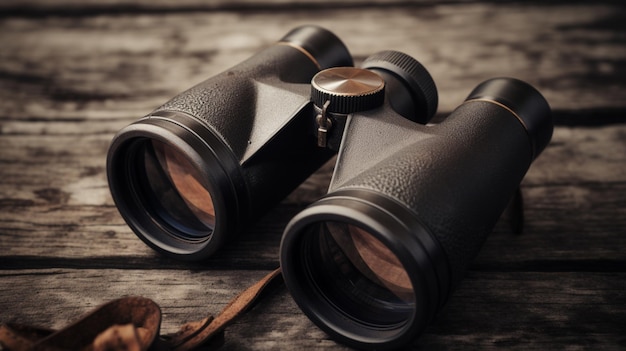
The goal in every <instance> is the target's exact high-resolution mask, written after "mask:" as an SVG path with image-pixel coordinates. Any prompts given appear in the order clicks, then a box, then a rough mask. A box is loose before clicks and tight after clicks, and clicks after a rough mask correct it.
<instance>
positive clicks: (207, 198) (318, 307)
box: [107, 26, 553, 349]
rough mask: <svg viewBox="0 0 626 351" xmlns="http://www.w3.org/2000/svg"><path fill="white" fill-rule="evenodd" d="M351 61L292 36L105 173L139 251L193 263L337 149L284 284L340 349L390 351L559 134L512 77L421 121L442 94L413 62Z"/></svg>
mask: <svg viewBox="0 0 626 351" xmlns="http://www.w3.org/2000/svg"><path fill="white" fill-rule="evenodd" d="M352 65H353V63H352V58H351V56H350V53H349V52H348V50H347V49H346V47H345V45H344V44H343V43H342V42H341V41H340V40H339V39H338V38H337V37H336V36H335V35H334V34H332V33H331V32H329V31H327V30H325V29H322V28H319V27H314V26H304V27H299V28H296V29H294V30H293V31H291V32H290V33H288V34H287V35H286V36H285V37H283V39H282V40H281V41H279V42H278V43H277V44H276V45H273V46H271V47H269V48H267V49H265V50H263V51H261V52H260V53H258V54H256V55H255V56H253V57H251V58H250V59H248V60H246V61H244V62H242V63H240V64H238V65H236V66H234V67H232V68H231V69H229V70H227V71H225V72H223V73H221V74H219V75H217V76H215V77H213V78H210V79H208V80H206V81H204V82H202V83H200V84H198V85H197V86H195V87H193V88H191V89H189V90H188V91H186V92H184V93H182V94H180V95H178V96H176V97H174V98H173V99H172V100H170V101H168V102H167V103H166V104H164V105H163V106H161V107H159V108H157V109H156V110H155V111H153V112H152V113H150V114H149V115H148V116H146V117H144V118H142V119H140V120H138V121H136V122H135V123H133V124H131V125H129V126H127V127H125V128H123V129H122V130H121V131H120V132H119V133H118V134H117V135H116V136H115V137H114V139H113V141H112V143H111V146H110V149H109V153H108V158H107V175H108V179H109V187H110V189H111V193H112V196H113V199H114V201H115V203H116V205H117V207H118V209H119V211H120V213H121V214H122V216H123V217H124V219H125V220H126V222H127V223H128V224H129V226H130V227H131V228H132V229H133V231H134V232H135V233H136V234H137V235H138V236H139V237H140V238H141V239H142V240H143V241H144V242H146V243H147V244H148V245H149V246H151V247H152V248H154V249H155V250H157V251H159V252H161V253H163V254H165V255H168V256H170V257H174V258H178V259H183V260H201V259H204V258H207V257H209V256H210V255H212V254H213V253H215V251H216V250H217V249H218V248H219V247H221V246H222V245H223V243H224V242H225V241H227V240H229V239H232V238H233V236H234V234H236V233H237V232H239V231H241V229H242V227H243V225H244V224H246V223H249V222H250V221H251V220H252V219H254V218H255V217H257V216H258V215H259V214H260V213H261V212H263V211H264V210H265V209H267V208H270V207H271V206H273V205H274V204H275V203H277V202H278V201H280V200H281V199H282V198H283V197H284V196H286V195H287V194H288V193H289V192H290V191H292V190H293V189H294V188H295V187H297V186H298V185H299V184H300V183H301V182H302V181H304V179H305V178H306V177H308V176H309V175H310V174H312V173H313V172H315V171H316V170H317V169H318V168H319V167H320V166H321V165H322V164H323V163H325V162H326V161H327V160H329V159H330V158H331V157H332V156H333V155H335V154H336V155H337V161H336V165H335V170H334V172H333V178H332V180H331V184H330V187H329V191H328V194H327V195H325V196H324V197H322V198H321V199H319V200H318V201H316V202H314V203H312V204H311V205H309V206H308V207H307V208H305V209H304V210H303V211H302V212H300V213H299V214H297V215H296V216H295V217H294V218H293V219H292V220H291V221H290V222H289V224H288V225H287V227H286V228H285V231H284V234H283V238H282V242H281V247H280V264H281V269H282V272H283V277H284V280H285V284H286V285H287V288H288V289H289V291H290V293H291V295H292V296H293V298H294V300H295V301H296V303H297V304H298V305H299V306H300V308H301V309H302V311H304V313H305V314H306V315H307V316H308V317H309V318H310V319H311V320H312V321H313V322H314V323H315V324H317V325H318V326H319V327H320V328H321V329H323V330H325V331H326V332H327V333H329V335H331V336H332V337H333V338H335V339H336V340H339V341H341V342H343V343H345V344H347V345H350V346H353V347H357V348H361V349H393V348H398V347H402V346H404V345H406V344H407V343H409V342H410V341H412V340H413V339H415V338H416V337H417V336H418V335H419V334H420V333H421V332H422V331H423V330H424V328H425V327H426V325H427V324H428V323H429V322H431V321H432V320H433V319H434V317H435V315H436V313H437V312H438V311H439V309H440V308H441V307H442V306H443V304H444V303H445V301H446V300H447V299H448V297H449V295H450V293H451V291H453V289H454V288H455V286H456V285H457V284H458V283H459V281H460V279H461V278H462V277H463V275H464V273H465V271H466V270H467V268H468V266H469V264H470V262H471V260H472V259H473V258H474V257H475V256H476V254H477V253H478V251H479V250H480V247H481V245H482V244H483V242H484V241H485V239H486V237H487V235H488V233H489V232H490V231H491V230H492V228H493V226H494V225H495V223H496V221H497V220H498V218H499V217H500V215H501V213H502V212H503V211H504V209H505V207H506V206H507V204H508V202H509V201H510V199H511V198H512V197H513V195H514V193H515V191H516V190H517V188H518V187H519V185H520V182H521V181H522V178H523V177H524V175H525V173H526V171H527V170H528V168H529V167H530V165H531V163H532V161H533V160H534V159H535V158H536V157H537V156H538V155H539V154H540V153H541V152H542V150H543V149H544V148H545V147H546V145H547V144H548V142H549V141H550V138H551V136H552V129H553V126H552V121H551V117H550V107H549V106H548V103H547V102H546V100H545V99H544V98H543V96H541V94H540V93H539V92H538V91H537V90H535V89H534V88H533V87H531V86H530V85H528V84H527V83H524V82H522V81H519V80H516V79H512V78H496V79H491V80H488V81H485V82H483V83H481V84H480V85H478V86H477V87H476V88H475V89H474V90H473V91H472V92H471V93H470V95H469V96H468V98H467V99H466V101H465V102H464V103H463V104H461V105H460V106H459V107H458V108H457V109H456V110H455V111H453V112H452V113H451V114H450V115H449V116H447V117H446V118H445V119H444V120H443V121H441V122H439V123H436V124H428V122H429V120H430V119H431V118H432V117H433V115H434V114H435V111H436V109H437V102H438V96H437V89H436V86H435V83H434V82H433V80H432V78H431V76H430V74H429V73H428V71H427V70H426V69H425V68H424V67H423V66H422V65H421V64H420V63H419V62H417V61H416V60H415V59H413V58H411V57H410V56H408V55H405V54H403V53H399V52H395V51H384V52H380V53H377V54H374V55H372V56H370V57H369V58H367V59H366V60H365V61H364V62H363V63H362V65H361V66H360V67H359V68H356V67H352Z"/></svg>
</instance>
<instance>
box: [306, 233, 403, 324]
mask: <svg viewBox="0 0 626 351" xmlns="http://www.w3.org/2000/svg"><path fill="white" fill-rule="evenodd" d="M309 230H310V231H311V233H310V234H311V235H307V238H308V239H306V240H305V246H307V247H305V248H303V249H304V250H305V251H304V252H305V253H307V255H305V266H306V267H307V272H308V275H309V279H311V280H312V282H314V285H315V286H316V287H317V288H318V289H319V292H320V293H321V294H322V295H323V296H324V297H325V298H326V300H327V301H328V302H330V304H331V305H333V306H334V307H335V308H336V309H337V310H339V311H340V312H342V313H343V314H344V315H345V316H347V317H349V318H351V319H353V320H355V321H357V322H360V323H362V324H365V325H369V326H372V327H377V328H392V327H394V328H395V327H397V326H398V325H399V324H402V323H403V322H405V321H406V320H407V319H408V318H409V316H410V314H411V313H412V311H413V310H414V307H415V294H414V291H413V286H412V284H411V280H410V278H409V275H408V274H407V271H406V270H405V269H404V267H403V266H402V263H401V262H400V260H399V259H398V257H397V256H396V255H395V254H394V253H393V252H392V251H391V250H390V249H389V248H388V247H387V246H385V244H383V243H382V242H381V241H380V240H379V239H377V238H376V237H375V236H374V235H372V234H371V233H370V232H368V231H367V230H364V229H362V228H360V227H357V226H355V225H352V224H347V223H341V222H323V223H318V224H315V225H312V226H310V227H309Z"/></svg>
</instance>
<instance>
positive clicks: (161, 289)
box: [0, 0, 626, 350]
mask: <svg viewBox="0 0 626 351" xmlns="http://www.w3.org/2000/svg"><path fill="white" fill-rule="evenodd" d="M625 10H626V7H625V6H624V5H621V3H620V2H612V1H607V2H603V1H593V2H592V1H590V2H588V3H585V2H577V3H576V4H573V5H570V4H567V2H561V1H555V2H549V3H546V2H533V3H531V2H524V3H521V4H518V3H515V2H506V3H502V4H499V3H494V2H484V3H475V2H471V1H458V2H455V1H452V2H445V3H444V4H439V3H437V2H436V1H427V0H423V1H416V2H408V1H385V0H378V1H376V2H373V3H370V4H364V3H361V2H359V1H350V0H336V1H320V2H314V1H294V2H288V1H281V0H276V1H266V2H263V3H259V2H253V1H247V0H239V1H234V2H229V1H225V0H224V1H219V0H218V1H212V2H204V1H200V0H186V1H182V2H176V1H167V0H161V1H148V0H138V1H131V0H119V1H113V0H99V1H93V2H89V3H87V4H84V3H83V2H81V1H77V0H60V1H54V2H53V1H46V0H31V1H22V2H9V1H6V2H2V3H0V321H2V322H16V323H25V324H35V325H41V326H48V327H53V328H60V327H63V326H64V325H66V324H67V323H68V322H69V321H71V320H74V319H76V318H78V317H79V316H80V315H82V314H83V313H85V312H87V311H89V310H91V309H93V308H95V307H96V306H98V305H100V304H102V303H104V302H106V301H108V300H112V299H115V298H118V297H121V296H126V295H141V296H145V297H148V298H151V299H153V300H154V301H155V302H157V303H158V304H159V305H160V306H161V308H162V310H163V312H164V316H163V318H164V321H163V325H162V330H163V332H164V333H168V332H173V331H175V330H176V329H177V328H178V326H179V325H181V324H182V323H183V322H185V321H189V320H197V319H200V318H202V317H203V316H204V315H205V314H206V313H208V312H214V313H215V312H218V311H219V310H220V309H221V308H222V307H223V306H224V305H225V304H226V303H227V302H228V301H229V300H230V299H231V298H232V297H233V296H235V295H236V293H237V292H238V291H240V290H242V289H243V288H244V287H246V286H248V285H250V284H252V283H253V282H254V281H256V280H257V279H259V278H261V277H262V276H263V275H265V274H266V273H267V272H269V271H270V270H272V269H273V268H275V267H277V266H278V260H277V254H278V245H279V240H280V237H281V233H282V229H283V227H284V225H285V224H286V222H287V221H288V220H289V219H290V218H291V217H292V216H293V215H294V214H296V213H297V212H298V211H300V210H301V209H302V208H303V207H304V206H305V205H306V204H307V203H310V202H311V201H314V200H315V199H316V198H317V197H318V196H320V195H321V194H323V193H324V187H325V185H326V184H327V183H328V178H329V176H330V174H331V172H332V165H330V164H329V165H328V166H326V167H324V168H323V169H322V170H320V171H319V172H318V173H316V174H314V175H313V176H312V177H311V178H310V179H309V180H308V181H307V182H305V183H304V184H303V185H302V186H301V187H300V188H298V189H297V190H296V191H295V192H294V193H293V194H291V195H290V196H289V197H288V198H287V199H285V200H284V201H283V202H282V203H281V204H280V205H279V206H278V207H276V208H273V209H271V210H270V211H269V213H268V214H267V215H266V216H264V217H263V219H262V220H261V221H260V222H258V223H251V224H250V227H249V230H247V232H246V233H245V234H244V235H242V236H241V237H240V239H239V240H237V241H236V242H234V243H233V244H232V245H230V246H228V247H227V248H225V249H224V250H223V251H221V252H220V253H219V254H218V255H217V256H216V257H214V258H212V259H210V260H208V261H207V262H204V263H201V264H189V263H182V262H176V261H172V260H168V259H165V258H162V257H160V256H158V255H157V254H155V253H154V252H153V251H152V250H150V249H149V248H147V247H146V246H145V245H144V244H143V243H142V242H141V241H140V240H139V239H138V238H137V237H136V236H135V235H134V234H133V233H132V232H131V230H130V229H129V228H128V226H126V224H125V223H124V221H123V220H122V218H121V217H120V215H119V214H118V211H117V209H116V207H115V206H114V205H113V202H112V199H111V196H110V195H109V191H108V186H107V181H106V177H105V157H106V152H107V148H108V144H109V141H110V140H111V138H112V136H113V134H114V133H115V132H116V131H117V130H119V129H120V128H122V127H123V126H125V125H127V124H129V123H130V122H132V121H134V120H135V119H137V118H138V117H140V116H143V115H145V114H147V113H148V112H150V111H151V110H152V109H153V108H155V107H156V106H158V105H160V104H161V103H162V102H165V101H167V100H168V99H169V98H170V97H172V96H173V95H175V94H176V93H178V92H181V91H183V90H185V89H187V88H188V87H190V86H192V85H193V84H195V83H198V82H200V81H202V80H204V79H205V78H208V77H210V76H212V75H214V74H216V73H218V72H221V71H222V70H224V69H226V68H228V67H229V66H231V65H232V64H234V63H236V62H239V61H241V60H243V59H245V58H247V57H248V56H250V55H252V54H253V53H254V52H256V51H257V50H259V49H260V48H262V47H264V46H266V45H269V44H270V43H272V42H273V41H275V40H277V39H278V38H280V37H281V36H282V35H283V34H285V33H286V32H287V31H288V30H290V29H291V28H293V27H295V26H297V25H300V24H304V23H314V24H319V25H321V26H324V27H326V28H329V29H331V30H332V31H334V32H335V33H336V34H337V35H338V36H340V37H341V38H342V39H343V40H344V42H345V43H346V44H347V46H348V47H349V48H350V50H351V52H352V53H353V55H354V57H355V59H356V61H357V62H358V61H362V60H363V59H364V58H365V57H367V56H368V55H369V54H372V53H374V52H376V51H379V50H384V49H394V50H399V51H403V52H406V53H408V54H410V55H412V56H414V57H416V58H417V59H418V60H420V61H421V62H422V63H423V64H424V65H425V66H426V67H427V68H428V69H429V71H430V72H431V73H432V75H433V78H434V79H435V81H436V83H437V85H438V89H439V94H440V105H439V113H440V115H445V114H447V113H449V112H450V111H451V110H452V109H453V108H454V107H455V106H456V105H458V104H460V103H461V102H462V101H463V99H464V98H465V96H466V95H467V94H468V93H469V91H470V90H471V89H472V88H473V87H474V86H475V85H476V84H477V83H479V82H480V81H482V80H484V79H487V78H490V77H493V76H513V77H518V78H521V79H524V80H526V81H528V82H529V83H531V84H533V85H535V86H536V87H537V88H538V89H539V90H540V91H541V92H542V93H544V95H545V96H546V98H547V99H548V101H549V102H550V104H551V106H552V108H553V110H554V117H555V122H556V125H557V126H556V129H555V133H554V137H553V139H552V143H551V144H550V146H549V147H548V148H547V149H546V150H545V152H544V153H543V154H542V155H541V156H540V157H539V159H538V160H537V161H536V162H535V163H534V164H533V166H532V168H531V169H530V171H529V172H528V174H527V176H526V178H525V180H524V182H523V186H522V192H523V194H524V198H525V205H524V207H525V208H524V209H525V215H526V223H525V225H526V231H525V233H524V234H523V235H521V236H515V235H513V234H512V233H510V230H509V229H508V226H507V223H506V221H504V220H502V221H501V222H500V223H498V225H497V226H496V229H495V231H494V233H493V234H492V235H491V236H490V238H489V239H488V241H487V243H486V244H485V246H484V247H483V250H482V251H481V253H480V255H479V257H478V258H477V259H476V261H475V263H474V264H473V265H472V267H471V270H470V272H469V274H468V276H467V278H466V279H465V280H464V282H463V283H462V285H461V286H460V288H459V289H458V290H457V291H456V292H455V293H454V295H453V297H452V298H451V300H450V301H449V303H448V304H447V306H446V307H445V308H444V309H443V310H442V311H441V313H440V314H439V316H438V318H437V321H436V322H435V323H434V324H433V325H432V326H431V327H430V328H429V329H428V330H427V331H426V333H425V334H424V335H423V337H422V338H421V339H419V340H418V341H417V342H416V343H415V345H414V348H415V349H431V348H437V349H463V350H467V349H479V350H485V349H494V348H504V349H541V350H553V349H569V350H577V349H597V350H609V349H625V348H626V336H625V335H626V123H625V122H626V114H625V112H626V109H625V107H626V79H625V78H626V11H625ZM296 348H297V349H325V350H326V349H328V350H339V349H344V347H343V346H341V345H338V344H336V343H335V342H333V341H332V340H330V339H328V337H327V336H326V335H325V334H324V333H323V332H321V331H320V330H318V329H317V328H316V327H315V326H313V324H312V323H311V322H310V321H309V320H308V319H307V318H306V317H305V316H304V315H303V314H302V313H301V312H300V310H299V309H298V308H297V306H296V305H295V304H294V302H293V300H292V299H291V297H290V296H289V294H288V292H287V291H286V290H285V288H284V287H283V288H281V289H279V290H278V292H277V293H275V294H274V295H272V296H271V297H269V298H268V299H266V300H264V301H263V303H262V304H260V305H258V306H257V307H256V308H254V309H253V310H252V311H251V312H249V313H248V314H247V315H245V316H243V317H242V318H240V319H238V320H237V322H236V323H235V324H234V325H232V326H230V327H229V328H228V329H227V331H226V341H225V344H224V346H223V349H224V350H275V349H296Z"/></svg>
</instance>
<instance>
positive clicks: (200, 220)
mask: <svg viewBox="0 0 626 351" xmlns="http://www.w3.org/2000/svg"><path fill="white" fill-rule="evenodd" d="M141 145H142V147H139V148H138V150H139V151H138V156H139V158H140V160H138V161H139V162H136V164H137V166H136V167H139V171H138V172H137V173H138V175H137V178H138V179H137V181H138V182H139V183H140V184H138V185H137V188H139V189H141V191H140V192H141V193H142V195H140V197H141V198H142V199H141V201H143V205H144V207H145V208H146V210H148V211H149V212H150V213H151V214H152V216H153V218H155V219H157V221H159V222H160V223H161V224H162V225H163V224H164V225H165V226H166V227H168V229H169V232H171V233H173V234H175V235H176V236H178V237H180V238H183V239H187V240H202V239H206V238H207V237H208V236H210V234H211V233H212V231H213V228H214V227H215V208H214V206H213V200H212V198H211V194H210V193H209V190H208V189H207V187H206V186H205V185H204V183H203V177H202V176H201V172H200V171H199V170H198V168H197V167H196V166H195V165H194V163H193V162H192V161H191V160H190V158H189V157H187V156H186V155H185V153H183V152H182V151H181V150H180V149H178V148H176V147H174V146H172V145H170V144H166V143H164V142H161V141H158V140H146V141H143V142H141ZM141 166H143V167H141Z"/></svg>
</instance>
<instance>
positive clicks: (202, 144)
mask: <svg viewBox="0 0 626 351" xmlns="http://www.w3.org/2000/svg"><path fill="white" fill-rule="evenodd" d="M149 140H158V141H160V142H163V143H166V144H167V145H169V146H171V147H174V148H176V149H177V150H179V151H180V152H182V153H183V154H184V155H185V156H186V157H187V158H188V160H189V161H190V162H191V164H192V165H193V166H194V167H195V168H196V170H197V171H198V173H199V174H200V175H202V179H200V182H201V183H202V185H203V186H204V187H205V188H206V189H207V190H208V191H209V194H210V195H211V199H212V201H213V206H214V208H215V226H214V228H213V231H212V233H211V234H210V235H208V236H207V237H206V238H204V239H185V238H190V237H192V235H186V234H185V233H184V232H182V231H180V228H175V227H173V226H171V225H169V224H168V223H167V220H164V219H162V218H160V217H159V216H157V215H155V214H156V211H155V210H148V209H146V208H145V207H144V206H143V205H144V204H145V203H146V200H145V199H142V197H143V195H142V192H143V191H144V190H142V189H140V188H141V187H144V188H145V186H142V185H141V184H138V181H139V180H138V179H136V177H135V174H136V173H135V172H134V171H133V169H136V168H137V165H136V164H133V161H136V160H137V157H135V156H136V155H137V151H138V148H139V147H140V144H141V143H146V142H149ZM107 177H108V182H109V188H110V191H111V195H112V197H113V200H114V202H115V204H116V206H117V208H118V210H119V212H120V214H121V215H122V217H123V218H124V220H125V221H126V223H127V224H128V225H129V227H130V228H131V229H132V230H133V232H134V233H135V234H136V235H137V236H138V237H139V238H140V239H141V240H142V241H144V242H145V243H146V244H147V245H148V246H150V247H151V248H153V249H154V250H156V251H157V252H159V253H161V254H164V255H166V256H169V257H173V258H176V259H182V260H188V261H198V260H203V259H206V258H207V257H209V256H211V255H212V254H213V253H215V251H216V250H217V249H218V248H219V247H221V246H222V245H223V244H224V243H225V242H226V241H227V240H228V239H229V238H230V237H232V235H231V234H233V233H235V232H237V231H238V230H239V224H238V223H239V221H238V219H239V218H241V216H242V215H244V206H242V205H243V204H244V203H245V196H246V195H247V193H246V192H245V187H243V186H242V185H243V184H244V183H243V177H242V176H241V173H240V170H239V167H238V163H237V162H236V161H235V160H234V157H233V156H232V153H231V152H230V150H229V149H228V147H227V145H225V144H224V142H223V141H221V140H220V139H219V138H218V137H217V136H216V135H215V134H214V133H213V132H212V131H211V130H210V129H209V128H207V127H206V126H205V125H204V124H203V123H201V122H200V121H198V120H197V119H196V118H194V117H192V116H189V115H186V114H184V113H181V112H173V111H160V112H158V113H153V114H152V115H150V116H148V117H145V118H143V119H140V120H139V121H137V122H135V123H133V124H131V125H129V126H127V127H125V128H123V129H122V130H120V132H119V133H118V134H117V135H116V136H115V137H114V139H113V141H112V143H111V146H110V148H109V153H108V156H107ZM242 188H243V189H242Z"/></svg>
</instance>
